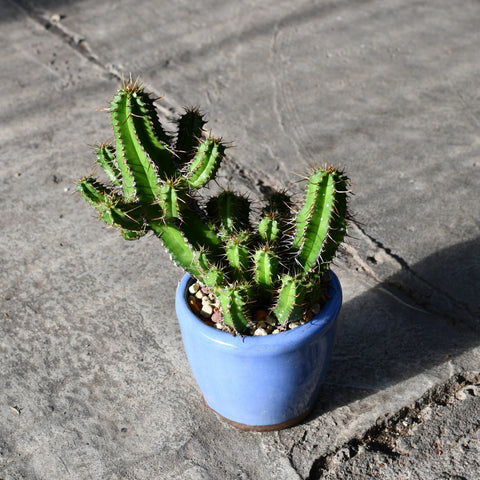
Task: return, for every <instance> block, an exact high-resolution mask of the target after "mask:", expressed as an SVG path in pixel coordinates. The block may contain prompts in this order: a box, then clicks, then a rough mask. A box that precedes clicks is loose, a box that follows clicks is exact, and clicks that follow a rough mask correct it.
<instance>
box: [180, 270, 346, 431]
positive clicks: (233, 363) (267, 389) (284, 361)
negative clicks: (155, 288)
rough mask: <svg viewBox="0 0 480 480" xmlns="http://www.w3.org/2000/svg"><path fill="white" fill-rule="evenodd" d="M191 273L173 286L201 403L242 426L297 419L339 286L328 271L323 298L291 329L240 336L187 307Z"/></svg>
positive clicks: (321, 355) (313, 386) (318, 367)
mask: <svg viewBox="0 0 480 480" xmlns="http://www.w3.org/2000/svg"><path fill="white" fill-rule="evenodd" d="M190 281H191V277H190V276H189V275H188V274H187V275H185V276H184V277H183V279H182V281H181V282H180V284H179V286H178V288H177V295H176V302H175V306H176V311H177V317H178V320H179V322H180V328H181V331H182V338H183V343H184V347H185V352H186V354H187V357H188V361H189V363H190V367H191V369H192V372H193V375H194V377H195V379H196V381H197V383H198V386H199V387H200V390H201V391H202V394H203V397H204V399H205V402H206V404H207V405H208V406H209V407H210V408H212V409H213V410H214V411H215V412H217V413H218V414H220V415H221V416H222V417H224V418H225V419H226V420H227V421H229V422H230V423H232V424H234V425H235V426H236V427H238V428H242V429H244V430H275V429H280V428H285V427H287V426H291V425H293V424H295V423H298V422H299V421H300V420H302V419H303V418H304V417H305V416H306V415H308V413H309V412H310V411H311V409H312V408H313V405H314V403H315V401H316V399H317V395H318V391H319V389H320V385H321V383H322V381H323V378H324V376H325V372H326V370H327V366H328V363H329V360H330V357H331V352H332V346H333V342H334V338H335V330H336V323H337V322H336V319H337V316H338V312H339V311H340V306H341V303H342V289H341V286H340V282H339V281H338V278H337V276H336V275H335V274H334V273H333V272H331V282H330V288H329V300H328V301H327V303H326V304H325V306H324V307H323V309H322V310H321V312H320V313H319V314H318V315H316V316H315V317H314V318H313V319H312V320H310V321H309V322H307V323H305V324H304V325H301V326H299V327H297V328H295V329H293V330H288V331H286V332H282V333H277V334H275V335H267V336H263V337H252V336H249V337H241V336H233V335H230V334H229V333H226V332H222V331H220V330H217V329H216V328H214V327H210V326H208V325H206V324H205V323H204V322H202V320H200V319H199V318H198V317H197V316H196V315H195V314H194V313H192V311H191V310H190V308H189V307H188V304H187V301H186V296H187V293H186V292H187V287H188V285H189V282H190Z"/></svg>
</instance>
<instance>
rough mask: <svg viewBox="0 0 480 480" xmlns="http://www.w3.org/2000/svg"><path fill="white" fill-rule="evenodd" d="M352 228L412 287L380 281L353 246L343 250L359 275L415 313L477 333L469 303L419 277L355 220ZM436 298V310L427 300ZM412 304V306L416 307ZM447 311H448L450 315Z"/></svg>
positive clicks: (348, 245)
mask: <svg viewBox="0 0 480 480" xmlns="http://www.w3.org/2000/svg"><path fill="white" fill-rule="evenodd" d="M351 224H352V225H353V226H354V227H355V228H356V229H357V231H358V232H357V233H358V234H359V235H361V236H362V237H363V238H361V239H359V240H363V241H366V243H370V244H371V245H372V246H374V247H375V248H376V249H378V250H379V251H381V252H382V253H383V254H384V255H385V256H386V257H387V258H388V259H389V261H390V262H391V264H392V265H395V266H396V267H397V269H398V273H400V272H404V273H405V274H406V275H408V276H409V277H410V279H411V280H412V285H411V286H409V285H408V284H407V283H405V282H404V281H402V280H401V279H399V278H392V277H390V278H387V279H381V278H380V277H379V276H378V275H377V273H376V272H375V270H374V268H372V267H370V265H368V263H367V262H366V261H364V260H363V258H362V257H361V255H360V254H359V252H358V250H357V249H356V248H355V247H354V246H352V245H350V244H346V245H344V246H342V249H343V251H344V252H345V253H346V254H347V255H348V256H349V257H350V258H351V260H352V261H353V263H354V264H356V265H357V266H358V267H359V270H360V273H363V274H364V275H366V276H367V277H369V278H371V279H373V280H374V281H375V282H377V285H376V286H375V288H378V289H379V290H381V291H383V292H384V293H386V294H387V295H390V296H391V297H393V298H394V299H395V300H397V301H398V302H400V303H401V304H403V305H405V306H407V307H409V308H412V309H414V310H417V311H421V312H424V313H429V314H434V315H439V316H441V317H443V318H446V319H449V320H452V321H455V322H457V321H459V320H460V321H462V322H463V323H465V324H467V325H468V326H469V327H470V328H473V329H474V330H476V329H478V328H479V325H478V318H477V316H476V315H475V313H474V312H473V311H472V310H471V309H470V307H469V306H468V305H467V304H466V303H464V302H461V301H459V300H457V299H456V298H455V297H453V296H452V295H451V294H450V293H449V292H448V291H445V290H443V289H441V288H439V287H438V286H437V285H434V284H433V283H431V282H430V281H428V280H427V279H426V278H424V277H422V276H421V275H419V274H418V273H417V272H416V271H415V270H414V269H413V268H412V267H411V266H410V265H409V264H408V262H407V261H406V260H404V259H403V258H402V257H401V256H400V255H398V254H395V253H393V252H392V249H390V248H388V247H386V246H385V245H384V244H383V243H382V242H381V241H379V240H377V239H376V238H374V237H373V236H372V235H370V234H368V233H367V232H366V230H365V228H364V227H362V226H361V225H360V224H358V223H357V222H355V221H353V220H352V221H351ZM373 260H374V259H373ZM374 263H375V262H374ZM394 276H395V275H394ZM402 295H404V296H406V297H407V298H408V302H406V301H405V300H404V299H402ZM435 296H437V298H438V297H440V298H441V299H442V304H441V305H440V306H437V304H436V303H435V302H433V301H428V300H426V299H427V298H435ZM409 302H412V303H413V305H412V304H411V303H409ZM446 304H449V305H448V307H449V308H448V309H447V308H446ZM447 310H449V311H448V312H447Z"/></svg>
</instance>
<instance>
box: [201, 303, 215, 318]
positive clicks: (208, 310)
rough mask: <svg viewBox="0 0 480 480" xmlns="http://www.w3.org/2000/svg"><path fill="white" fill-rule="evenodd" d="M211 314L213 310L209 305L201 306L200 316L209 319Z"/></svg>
mask: <svg viewBox="0 0 480 480" xmlns="http://www.w3.org/2000/svg"><path fill="white" fill-rule="evenodd" d="M212 313H213V308H212V307H211V306H210V305H202V309H201V310H200V315H201V316H202V317H205V318H209V317H210V316H211V315H212Z"/></svg>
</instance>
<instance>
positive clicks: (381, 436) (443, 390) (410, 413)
mask: <svg viewBox="0 0 480 480" xmlns="http://www.w3.org/2000/svg"><path fill="white" fill-rule="evenodd" d="M479 383H480V372H462V373H460V374H457V375H454V376H453V377H451V378H450V379H449V380H447V381H446V382H443V383H441V384H440V385H437V386H435V387H432V388H430V389H428V390H427V391H426V392H425V394H424V395H422V396H421V397H420V398H419V399H418V400H416V401H415V402H414V403H413V404H411V405H410V406H407V407H403V408H401V409H400V410H398V411H397V412H396V413H394V414H393V415H390V416H389V417H388V418H386V419H384V420H380V419H378V420H377V422H376V424H375V425H374V426H373V427H371V428H369V429H368V430H367V431H366V432H365V433H364V434H363V435H362V436H361V437H355V438H353V439H351V440H350V441H348V442H346V443H344V444H343V445H341V446H340V447H338V448H336V449H335V450H334V451H331V452H329V453H327V454H325V455H322V456H321V457H319V458H317V459H316V460H314V462H313V463H312V466H311V468H310V472H309V475H308V477H306V478H305V480H321V479H322V478H323V476H324V474H326V473H329V471H330V472H331V471H333V473H334V471H335V465H334V463H335V458H336V457H337V459H338V457H340V456H342V459H341V460H342V461H343V462H345V461H349V460H351V459H352V458H353V457H355V456H356V455H357V454H358V453H359V451H360V448H361V447H363V448H365V449H367V450H369V451H375V452H379V453H383V454H384V455H387V456H391V457H394V458H396V457H399V456H401V455H402V453H401V452H398V451H397V450H396V445H397V440H398V438H399V437H402V436H406V435H407V434H408V432H409V430H410V428H411V427H412V426H413V425H415V424H418V423H421V421H422V420H421V416H422V412H423V410H424V409H425V408H426V407H428V406H430V405H435V404H436V405H445V404H446V403H447V402H448V401H449V399H450V398H451V397H452V396H453V395H455V394H456V393H457V392H458V391H459V390H460V389H461V388H463V387H465V386H467V385H478V384H479Z"/></svg>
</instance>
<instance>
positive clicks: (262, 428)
mask: <svg viewBox="0 0 480 480" xmlns="http://www.w3.org/2000/svg"><path fill="white" fill-rule="evenodd" d="M202 399H203V403H204V404H205V405H206V406H207V407H208V408H209V409H210V410H211V411H212V412H214V413H215V414H216V415H218V416H219V417H220V418H222V419H223V420H225V422H227V423H229V424H230V425H232V426H233V427H235V428H238V430H242V431H243V432H272V431H274V430H283V429H284V428H289V427H293V426H294V425H297V424H298V423H300V422H301V421H302V420H303V419H304V418H306V417H308V415H310V413H311V412H312V410H313V407H310V408H309V409H308V410H307V411H306V412H304V413H302V414H301V415H298V416H297V417H295V418H292V419H290V420H287V421H286V422H282V423H276V424H274V425H245V424H244V423H238V422H234V421H233V420H230V419H228V418H226V417H224V416H223V415H220V414H219V413H218V412H216V411H215V410H214V409H213V408H212V407H210V405H209V404H208V403H207V402H206V401H205V398H203V396H202Z"/></svg>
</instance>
